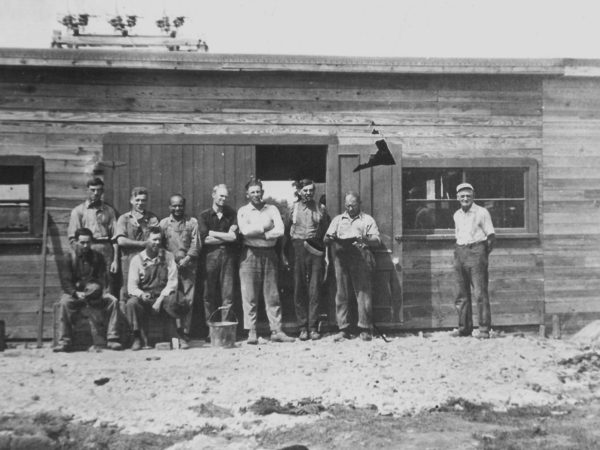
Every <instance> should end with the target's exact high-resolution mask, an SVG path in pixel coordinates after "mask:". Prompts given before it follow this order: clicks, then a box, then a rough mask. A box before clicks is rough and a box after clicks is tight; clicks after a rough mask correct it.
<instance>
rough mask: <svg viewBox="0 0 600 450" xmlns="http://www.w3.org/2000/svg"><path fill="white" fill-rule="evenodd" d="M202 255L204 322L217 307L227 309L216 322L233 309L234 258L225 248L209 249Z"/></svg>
mask: <svg viewBox="0 0 600 450" xmlns="http://www.w3.org/2000/svg"><path fill="white" fill-rule="evenodd" d="M207 247H209V250H210V251H208V252H206V253H205V254H204V270H205V273H204V293H203V298H202V300H203V303H204V314H205V317H206V321H208V319H209V318H210V316H211V314H213V313H214V312H215V311H216V310H217V308H219V306H223V307H225V308H229V309H227V310H223V313H222V315H221V317H219V318H218V320H225V319H226V317H227V314H228V313H229V310H230V309H231V308H233V286H234V278H233V277H234V271H235V257H234V252H233V250H231V249H230V248H227V247H225V246H219V247H218V248H215V249H211V248H210V246H207Z"/></svg>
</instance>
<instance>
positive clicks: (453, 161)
mask: <svg viewBox="0 0 600 450" xmlns="http://www.w3.org/2000/svg"><path fill="white" fill-rule="evenodd" d="M450 168H459V169H463V170H468V169H479V168H480V169H495V168H499V169H509V168H515V169H517V168H518V169H526V171H525V180H524V189H525V192H524V198H525V205H524V206H525V214H524V215H525V227H523V228H497V227H494V228H495V231H496V236H498V237H499V238H512V239H519V238H524V239H529V238H537V237H539V200H538V196H539V185H538V161H537V160H536V159H533V158H470V159H466V158H427V159H421V158H404V159H403V160H402V170H405V169H450ZM454 200H455V201H456V209H458V201H457V200H456V199H454ZM402 202H403V204H402V208H403V209H405V207H406V205H405V204H404V199H403V200H402ZM475 202H476V203H477V186H475ZM402 232H403V239H405V240H444V239H454V237H455V236H454V231H453V230H452V231H449V229H447V228H439V229H435V230H434V231H433V232H427V231H422V230H406V229H403V230H402Z"/></svg>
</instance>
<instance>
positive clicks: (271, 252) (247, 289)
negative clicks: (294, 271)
mask: <svg viewBox="0 0 600 450" xmlns="http://www.w3.org/2000/svg"><path fill="white" fill-rule="evenodd" d="M240 283H241V288H242V306H243V308H244V328H245V329H246V330H256V311H257V308H258V300H259V298H260V292H261V290H262V293H263V296H264V299H265V309H266V312H267V318H268V319H269V326H270V327H271V331H273V332H277V331H281V302H280V300H279V290H278V288H277V255H276V253H275V249H274V248H273V247H244V248H243V250H242V255H241V258H240Z"/></svg>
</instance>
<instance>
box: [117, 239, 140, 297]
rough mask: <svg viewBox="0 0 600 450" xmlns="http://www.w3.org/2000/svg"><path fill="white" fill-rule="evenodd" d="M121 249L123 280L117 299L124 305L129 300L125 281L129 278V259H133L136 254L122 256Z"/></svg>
mask: <svg viewBox="0 0 600 450" xmlns="http://www.w3.org/2000/svg"><path fill="white" fill-rule="evenodd" d="M123 251H124V250H123V249H121V277H122V279H123V283H122V284H121V289H120V291H119V299H120V300H121V301H122V302H123V303H126V302H127V299H128V298H129V292H127V280H128V277H129V264H130V263H131V258H133V257H134V256H135V255H136V253H131V254H126V255H124V254H123Z"/></svg>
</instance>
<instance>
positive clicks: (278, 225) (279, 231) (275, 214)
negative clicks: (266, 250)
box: [265, 205, 285, 240]
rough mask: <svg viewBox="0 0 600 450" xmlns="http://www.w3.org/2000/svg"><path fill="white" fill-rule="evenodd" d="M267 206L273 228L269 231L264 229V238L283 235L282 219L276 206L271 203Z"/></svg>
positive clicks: (273, 238) (270, 238) (275, 237)
mask: <svg viewBox="0 0 600 450" xmlns="http://www.w3.org/2000/svg"><path fill="white" fill-rule="evenodd" d="M267 206H268V209H267V211H268V214H269V216H271V220H273V228H272V229H270V230H269V231H265V238H267V239H268V240H275V239H278V238H280V237H281V236H283V233H284V231H285V227H284V226H283V220H282V219H281V214H279V210H278V209H277V207H276V206H273V205H267Z"/></svg>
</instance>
